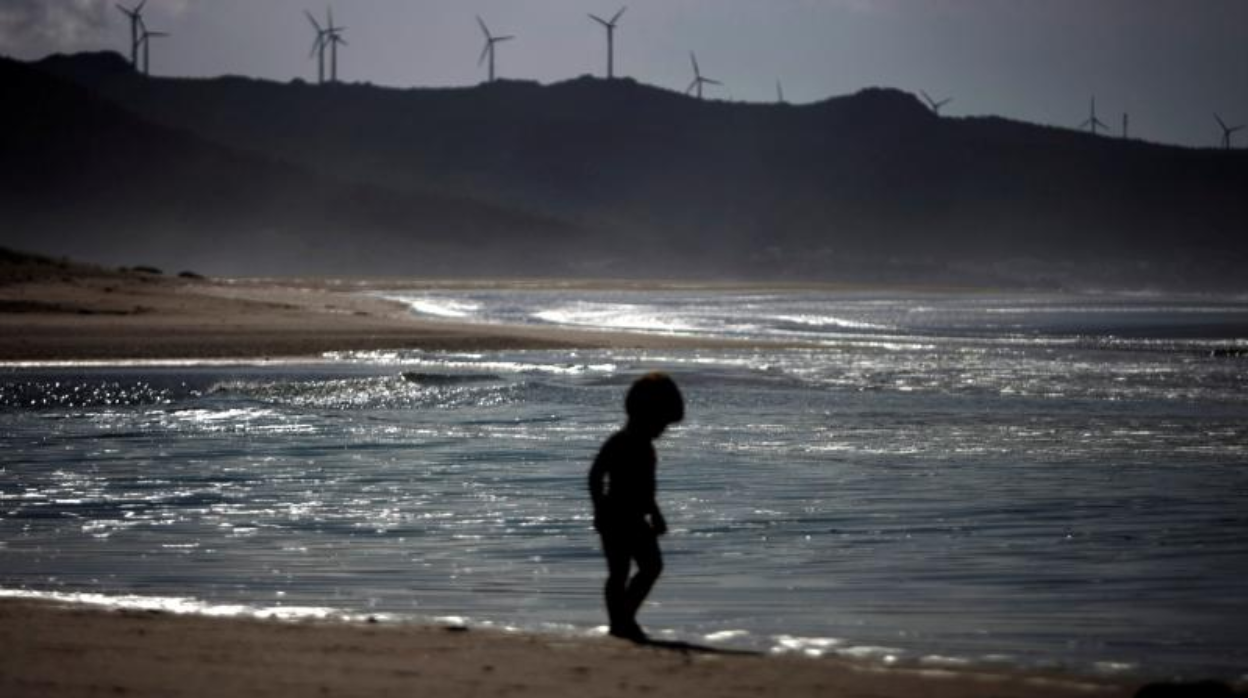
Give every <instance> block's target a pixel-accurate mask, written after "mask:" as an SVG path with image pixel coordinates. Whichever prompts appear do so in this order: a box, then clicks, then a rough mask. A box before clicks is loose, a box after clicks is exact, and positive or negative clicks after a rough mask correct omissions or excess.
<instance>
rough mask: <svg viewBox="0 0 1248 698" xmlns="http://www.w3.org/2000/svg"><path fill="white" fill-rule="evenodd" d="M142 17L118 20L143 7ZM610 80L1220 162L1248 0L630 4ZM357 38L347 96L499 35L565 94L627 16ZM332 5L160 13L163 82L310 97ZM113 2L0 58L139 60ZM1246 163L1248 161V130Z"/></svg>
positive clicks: (471, 50) (557, 12) (59, 1)
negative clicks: (1044, 130) (904, 112)
mask: <svg viewBox="0 0 1248 698" xmlns="http://www.w3.org/2000/svg"><path fill="white" fill-rule="evenodd" d="M137 2H138V0H125V2H124V3H123V4H127V5H131V6H133V5H134V4H135V3H137ZM624 2H627V4H628V10H627V12H625V14H624V16H623V17H622V18H621V19H620V23H619V29H618V30H617V32H616V72H617V74H619V75H625V76H629V77H633V78H636V79H637V80H640V81H642V82H645V83H649V84H653V85H658V86H661V87H667V88H671V89H680V90H683V89H685V87H686V86H687V85H688V84H689V81H690V79H691V78H692V68H691V67H690V63H689V53H690V52H691V51H693V52H696V53H697V56H698V61H699V63H700V64H701V67H702V69H703V74H704V75H706V76H708V77H712V78H715V79H718V80H720V81H722V82H723V83H724V87H722V88H708V93H707V96H708V97H716V98H721V99H733V100H748V101H772V100H774V99H775V95H776V83H777V81H781V82H782V83H783V86H784V93H785V96H786V98H787V99H788V100H789V101H791V102H795V103H802V102H811V101H817V100H821V99H824V98H827V97H831V96H836V95H842V94H847V93H852V92H855V91H857V90H859V89H862V88H864V87H870V86H882V87H896V88H899V89H903V90H906V91H909V92H913V93H916V94H917V93H918V92H919V90H925V91H927V92H928V93H929V94H931V95H932V96H933V97H934V98H937V99H943V98H946V97H949V98H952V101H951V102H950V103H949V104H948V106H946V107H945V109H944V111H943V113H944V114H947V115H950V116H967V115H999V116H1005V117H1008V118H1013V119H1020V120H1024V121H1031V122H1035V123H1042V124H1049V125H1056V126H1069V127H1077V126H1078V125H1079V124H1080V123H1081V122H1083V121H1084V120H1085V119H1087V117H1088V112H1089V107H1090V101H1091V99H1092V97H1093V96H1095V97H1096V103H1097V115H1098V116H1099V117H1100V119H1101V120H1102V121H1104V122H1105V123H1107V124H1109V125H1110V126H1111V127H1112V129H1113V130H1114V131H1115V132H1118V131H1120V129H1121V123H1122V116H1123V114H1124V113H1128V114H1130V125H1131V126H1130V128H1131V135H1132V136H1135V137H1140V138H1145V139H1147V140H1152V141H1160V142H1165V143H1177V144H1182V145H1190V146H1214V145H1217V144H1218V143H1219V141H1220V140H1221V131H1220V129H1219V127H1218V125H1217V122H1216V121H1215V120H1214V117H1213V115H1214V113H1215V112H1216V113H1218V114H1220V115H1221V116H1222V118H1223V119H1224V120H1225V121H1227V122H1228V123H1230V124H1231V125H1238V124H1248V0H624ZM332 4H333V12H334V18H335V21H336V22H337V23H338V24H341V25H344V26H346V27H347V29H346V32H345V33H344V38H345V39H346V40H347V41H348V45H347V46H344V47H342V48H341V52H340V55H339V76H340V78H341V79H342V80H344V81H350V82H357V81H358V82H365V81H366V82H372V83H374V84H379V85H389V86H396V87H412V86H449V85H470V84H475V83H478V82H480V81H481V80H483V79H484V76H485V68H484V67H483V66H478V64H477V58H478V56H479V54H480V52H481V48H482V36H481V33H480V29H479V28H478V27H477V24H476V20H475V19H474V16H475V15H480V16H481V17H482V18H484V20H485V21H486V23H487V24H488V25H489V26H490V28H491V29H492V30H493V31H494V33H496V34H514V35H515V36H516V38H515V40H514V41H510V42H507V43H504V44H500V45H499V47H498V72H499V75H500V77H504V78H515V79H530V80H538V81H540V82H543V83H549V82H556V81H560V80H566V79H569V78H573V77H576V76H578V75H582V74H586V73H594V74H598V75H601V74H602V73H603V72H604V71H605V66H606V35H605V31H604V30H603V29H602V27H600V26H598V25H597V24H595V23H593V22H592V21H591V20H590V19H589V18H588V17H587V16H586V14H587V13H590V12H592V13H595V14H598V15H600V16H610V15H612V14H614V13H615V12H616V11H617V10H618V9H619V8H620V7H621V6H622V5H623V2H620V0H333V3H332ZM305 9H306V10H311V11H312V12H313V13H315V14H317V15H318V16H320V17H323V16H324V15H325V13H326V11H327V5H326V4H325V1H324V0H148V3H147V7H146V8H145V10H144V15H145V18H146V20H147V24H148V26H149V27H150V28H151V29H152V30H159V31H167V32H170V33H171V34H172V35H173V36H171V37H170V38H168V39H165V40H163V42H161V43H154V44H153V46H152V59H151V60H152V72H153V73H154V74H158V75H168V76H190V77H206V76H216V75H222V74H235V75H247V76H253V77H261V78H268V79H274V80H281V81H286V80H290V79H292V78H296V77H301V78H304V79H315V75H316V62H315V60H313V59H311V58H310V57H309V52H310V49H311V45H312V41H313V39H314V35H313V30H312V27H311V25H310V24H309V23H308V21H307V19H306V18H305V17H303V12H304V10H305ZM128 44H129V24H128V21H127V20H126V19H125V17H124V16H123V15H122V14H121V12H120V11H118V10H117V8H116V7H115V6H114V2H113V0H0V54H3V55H7V56H10V57H16V58H20V59H35V58H40V57H43V56H45V55H47V54H50V53H57V52H74V51H86V50H101V49H112V50H116V51H119V52H125V51H128ZM1235 144H1236V145H1237V146H1238V147H1248V129H1245V130H1244V131H1242V132H1240V133H1238V134H1236V140H1235Z"/></svg>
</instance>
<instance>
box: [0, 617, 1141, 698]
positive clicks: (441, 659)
mask: <svg viewBox="0 0 1248 698" xmlns="http://www.w3.org/2000/svg"><path fill="white" fill-rule="evenodd" d="M0 644H3V646H4V647H5V648H6V652H4V653H0V694H3V695H6V696H27V695H31V696H34V695H39V696H79V695H93V694H97V693H100V692H105V693H112V694H115V695H116V694H125V695H152V696H157V695H162V696H163V695H183V696H192V697H198V696H214V697H215V696H219V695H233V696H268V695H313V694H321V695H326V694H328V695H361V696H364V695H368V696H375V695H400V694H403V695H429V694H433V695H517V694H518V695H525V694H527V695H542V696H554V697H560V696H599V695H604V696H605V695H620V694H623V693H642V694H645V695H650V696H679V697H680V698H692V697H696V696H736V695H741V696H745V695H784V696H807V695H809V696H816V695H818V696H829V695H845V696H878V697H880V698H888V697H891V696H897V697H901V696H915V695H922V696H932V697H934V698H942V697H948V698H954V697H955V696H956V697H961V698H980V697H982V698H988V697H989V696H996V697H1001V698H1005V697H1010V696H1015V697H1018V698H1031V697H1039V696H1104V697H1106V698H1117V697H1118V696H1128V695H1131V694H1132V692H1133V688H1134V687H1135V686H1136V685H1138V684H1139V683H1141V682H1140V681H1138V680H1131V679H1126V678H1121V679H1113V678H1105V677H1093V676H1086V675H1079V674H1074V673H1062V672H1039V671H1022V670H1008V669H999V668H991V669H989V668H985V667H975V666H967V667H959V668H954V669H950V668H943V667H942V668H925V667H921V666H885V665H882V664H876V663H869V662H865V661H861V660H850V659H844V658H837V657H820V658H817V659H816V658H807V657H802V656H798V655H791V654H770V655H747V654H737V653H731V652H716V651H699V650H698V649H696V648H695V649H694V650H692V651H690V650H688V649H685V650H680V649H673V648H670V647H659V646H638V645H634V644H632V643H628V642H624V641H620V640H615V639H611V638H606V637H602V638H594V637H588V638H587V637H580V636H571V635H559V634H553V633H552V634H536V633H522V632H509V631H504V630H493V629H480V628H472V629H466V628H463V627H462V626H435V625H422V624H417V623H408V622H393V621H382V622H376V623H369V622H351V621H342V620H311V621H309V620H298V621H291V620H267V619H256V618H238V617H227V618H223V617H212V616H207V615H197V614H193V613H191V614H182V613H170V612H165V611H151V610H133V609H106V608H98V607H91V606H87V605H85V604H67V603H60V602H55V601H36V600H29V599H14V598H0Z"/></svg>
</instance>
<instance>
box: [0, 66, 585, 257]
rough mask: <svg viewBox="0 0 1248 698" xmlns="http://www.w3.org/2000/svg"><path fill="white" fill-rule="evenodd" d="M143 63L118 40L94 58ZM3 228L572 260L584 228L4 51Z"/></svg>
mask: <svg viewBox="0 0 1248 698" xmlns="http://www.w3.org/2000/svg"><path fill="white" fill-rule="evenodd" d="M81 65H83V66H84V67H86V68H88V69H89V70H90V71H97V72H96V74H97V75H100V76H107V75H114V74H115V75H133V73H132V72H131V70H130V67H129V65H128V64H127V63H125V62H124V61H121V59H120V57H118V56H115V55H113V54H106V55H102V56H95V57H91V58H88V59H86V60H84V61H83V62H82V64H81ZM0 85H3V86H4V92H5V97H6V100H5V101H6V107H5V109H3V110H0V161H2V162H3V163H4V166H3V167H2V168H0V221H3V223H0V225H2V226H3V227H2V228H0V230H3V235H2V237H0V243H2V244H4V245H9V246H12V247H17V248H27V249H39V250H41V251H44V252H48V253H52V254H63V255H72V256H74V257H77V258H84V259H92V260H96V261H101V262H106V263H111V264H131V263H134V262H136V261H144V262H153V263H156V264H161V265H166V266H170V267H175V268H181V267H186V266H196V267H199V268H204V269H207V270H212V271H217V272H232V273H275V272H303V273H325V272H342V271H356V272H363V271H372V272H376V273H392V274H399V273H414V272H417V273H435V274H436V273H451V272H453V271H457V270H463V269H467V270H468V271H471V272H477V273H498V272H501V271H505V270H507V269H510V268H511V266H512V265H513V264H515V263H516V262H517V260H521V261H523V263H525V264H527V265H531V266H533V267H535V268H537V269H540V270H542V271H544V272H547V273H557V272H566V270H564V269H562V268H560V267H558V266H557V265H553V264H548V263H547V261H548V260H550V259H552V257H551V255H550V254H549V250H552V249H558V248H563V247H565V246H566V245H567V244H568V240H569V238H571V237H573V236H574V235H575V232H576V231H575V230H574V229H573V228H572V227H571V226H568V225H566V224H563V223H560V222H556V221H552V220H549V219H545V218H541V217H538V216H532V215H527V214H521V213H516V212H514V211H509V210H506V209H504V208H502V207H499V206H495V205H490V204H483V203H480V202H475V201H469V200H464V199H457V198H454V197H449V196H445V195H433V194H427V193H421V192H414V191H411V190H410V189H404V190H402V191H399V190H395V189H390V188H386V187H383V186H380V185H373V184H368V183H360V182H353V181H351V180H347V179H342V178H337V177H334V176H333V175H332V174H319V173H315V172H312V171H310V170H308V169H307V168H306V167H304V166H302V165H299V164H297V163H291V162H289V161H283V160H282V159H280V158H277V157H274V156H271V155H268V154H264V153H256V152H254V151H245V150H241V149H238V148H235V147H232V146H229V145H220V144H217V143H212V142H209V141H207V140H205V139H203V138H201V137H199V136H196V135H194V134H193V133H190V132H189V131H187V130H184V129H177V128H170V127H164V126H157V125H153V124H151V123H148V122H146V121H144V120H142V119H140V118H138V117H137V116H135V113H134V112H132V111H129V110H126V109H123V108H122V107H120V106H118V105H115V104H113V103H111V102H109V101H108V100H106V99H104V98H102V97H100V96H97V95H95V94H93V93H91V92H89V91H88V90H86V89H84V88H83V87H80V86H78V85H74V84H72V83H69V82H65V81H63V80H61V79H59V78H55V77H53V76H52V75H50V74H48V73H47V72H45V71H40V70H35V69H32V68H31V67H29V66H27V65H24V64H21V63H17V62H14V61H9V60H4V59H0Z"/></svg>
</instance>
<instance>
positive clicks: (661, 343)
mask: <svg viewBox="0 0 1248 698" xmlns="http://www.w3.org/2000/svg"><path fill="white" fill-rule="evenodd" d="M655 287H656V284H654V283H649V282H621V283H617V282H594V281H583V282H558V281H538V280H534V281H503V280H476V281H459V282H455V281H441V280H420V279H393V278H389V279H386V278H380V279H314V278H287V279H276V278H274V279H220V280H216V279H202V278H177V277H169V276H164V275H155V274H151V273H144V272H135V271H125V272H116V271H111V270H103V269H99V268H96V267H86V266H82V265H74V264H69V263H65V264H64V265H63V266H49V267H47V268H44V267H36V268H33V269H32V268H30V267H27V266H18V267H14V266H11V265H10V266H7V267H5V266H0V362H4V363H7V364H14V363H20V362H34V363H40V362H42V363H49V362H73V361H143V360H148V361H158V360H192V359H201V360H218V361H220V360H238V361H245V360H254V361H264V360H273V359H292V358H301V357H302V358H308V359H319V358H320V357H321V356H322V355H323V354H325V353H327V352H335V351H369V350H399V349H419V350H428V351H495V350H525V349H594V348H638V349H680V348H688V349H692V348H713V347H718V348H724V347H742V348H745V347H749V346H756V343H745V342H736V341H732V340H724V339H714V338H698V337H673V336H666V335H656V334H644V333H637V332H610V331H596V330H592V329H586V330H574V329H564V328H536V327H516V326H504V325H492V324H491V325H486V324H480V323H464V322H455V321H453V320H447V319H429V320H426V319H422V318H419V317H417V316H415V315H414V314H413V313H412V312H411V311H410V310H409V309H408V308H407V307H406V306H404V305H402V304H401V303H396V302H393V301H388V300H385V299H382V298H378V297H373V296H370V295H369V294H368V293H367V292H369V291H381V290H397V289H468V288H551V289H567V288H585V289H590V288H594V289H605V288H636V289H642V288H655ZM663 287H665V288H672V289H673V290H676V289H683V290H688V289H691V288H695V286H693V285H685V284H680V285H676V284H673V285H670V286H663ZM748 287H749V288H762V286H748ZM705 288H708V289H709V288H712V287H711V286H706V287H705ZM715 288H725V289H726V288H730V286H728V285H724V286H716V287H715ZM731 288H743V286H731Z"/></svg>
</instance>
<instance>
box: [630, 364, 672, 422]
mask: <svg viewBox="0 0 1248 698" xmlns="http://www.w3.org/2000/svg"><path fill="white" fill-rule="evenodd" d="M624 411H625V412H627V413H628V418H629V419H635V420H638V421H643V422H650V423H653V424H675V423H676V422H679V421H680V420H682V419H684V418H685V400H684V398H682V397H681V395H680V389H679V388H677V387H676V382H675V381H673V380H672V378H671V376H669V375H667V374H666V373H658V372H655V373H647V374H646V375H644V376H642V377H641V378H638V379H637V380H636V381H635V382H634V383H633V387H631V388H629V390H628V397H626V398H625V399H624Z"/></svg>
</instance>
